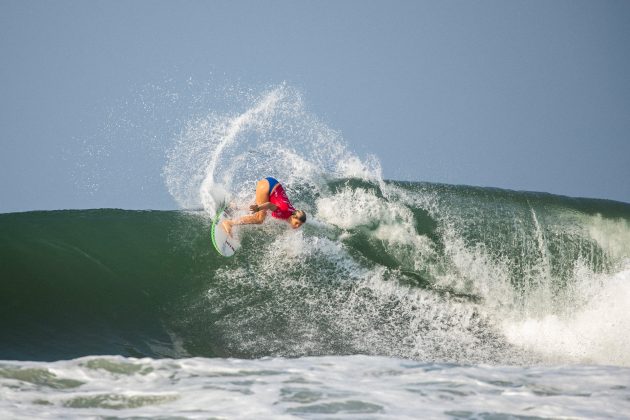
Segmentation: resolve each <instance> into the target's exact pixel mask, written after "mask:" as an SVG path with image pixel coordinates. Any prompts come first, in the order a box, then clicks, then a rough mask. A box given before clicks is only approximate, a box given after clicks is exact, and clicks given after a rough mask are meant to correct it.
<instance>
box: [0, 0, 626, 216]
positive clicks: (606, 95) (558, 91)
mask: <svg viewBox="0 0 630 420" xmlns="http://www.w3.org/2000/svg"><path fill="white" fill-rule="evenodd" d="M628 22H630V2H628V1H561V0H557V1H476V2H468V1H439V2H438V1H435V2H425V1H322V2H314V1H312V2H304V1H177V2H176V1H168V2H166V1H89V2H86V1H66V0H61V1H55V2H49V1H28V2H25V1H14V0H4V1H2V2H1V3H0V145H1V147H2V153H1V154H0V192H1V196H2V198H1V199H0V212H9V211H21V210H32V209H57V208H90V207H122V208H154V209H162V208H175V203H174V202H173V200H172V199H171V198H170V196H169V195H168V192H167V191H166V188H165V187H164V182H163V180H162V178H161V176H160V170H161V167H162V165H163V164H164V151H165V150H166V148H167V147H168V142H169V141H170V140H171V139H172V136H173V135H174V134H175V133H176V132H177V130H178V129H181V123H182V121H185V120H186V118H187V117H191V115H189V114H194V113H198V112H203V109H204V107H219V108H220V107H221V106H225V107H226V108H229V105H228V104H229V103H230V99H229V98H227V99H226V98H225V97H223V98H222V99H220V98H219V99H218V98H217V97H213V95H214V94H215V93H217V92H221V93H222V94H223V95H224V96H225V93H226V92H228V91H229V89H228V88H229V87H230V86H232V87H235V89H240V90H247V89H251V90H253V91H262V90H264V89H266V88H267V87H268V86H273V85H277V84H280V83H283V82H286V83H287V84H289V85H291V86H294V87H296V88H298V89H300V90H301V91H302V92H303V94H304V98H305V100H306V103H307V106H308V108H309V110H310V111H311V112H312V113H314V114H316V115H317V116H319V117H320V118H321V119H322V120H324V121H325V122H326V124H328V125H329V126H330V127H331V128H334V129H336V130H340V131H341V132H342V134H343V137H344V138H345V140H346V141H347V142H348V143H349V144H350V146H351V148H352V149H353V150H355V151H356V152H357V153H358V154H360V155H361V154H365V153H372V154H375V155H376V156H378V157H379V159H380V161H381V163H382V166H383V172H384V175H385V177H386V178H389V179H405V180H419V181H430V182H443V183H454V184H471V185H481V186H493V187H501V188H510V189H518V190H534V191H546V192H551V193H557V194H564V195H571V196H586V197H597V198H609V199H615V200H620V201H625V202H630V182H628V180H629V179H630V169H629V168H630V166H629V165H628V163H629V161H630V76H629V75H630V48H628V46H629V45H630V25H628ZM167 90H168V91H176V90H178V91H180V92H182V97H184V98H185V97H187V98H188V99H180V101H179V102H178V103H177V104H176V105H173V104H170V105H169V104H167V103H166V102H167V101H165V99H164V95H163V93H164V92H165V91H167ZM160 95H162V96H160ZM214 96H216V95H214ZM186 101H188V102H186ZM228 111H233V110H231V109H226V112H228ZM262 175H264V174H261V176H262Z"/></svg>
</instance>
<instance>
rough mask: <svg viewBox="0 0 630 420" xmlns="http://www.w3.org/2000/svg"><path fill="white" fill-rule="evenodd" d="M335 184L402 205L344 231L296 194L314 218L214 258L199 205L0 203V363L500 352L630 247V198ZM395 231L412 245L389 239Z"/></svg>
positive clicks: (259, 234) (251, 236) (505, 357)
mask: <svg viewBox="0 0 630 420" xmlns="http://www.w3.org/2000/svg"><path fill="white" fill-rule="evenodd" d="M343 191H346V192H351V193H353V194H355V195H356V196H358V195H360V196H361V197H368V198H369V199H370V200H376V201H375V202H376V203H380V204H379V205H382V206H383V209H386V210H387V209H395V210H396V211H398V212H399V214H400V215H401V216H395V217H394V216H392V217H389V213H387V212H386V211H385V210H384V211H385V212H384V213H382V216H379V217H382V219H379V218H378V217H376V218H374V217H371V218H369V220H368V219H366V220H367V221H366V222H360V223H356V224H354V225H352V226H346V227H339V226H336V225H335V223H333V222H332V221H331V220H326V217H324V216H322V215H323V214H324V213H323V210H322V208H318V206H323V204H322V202H321V201H318V200H319V199H320V198H321V197H314V196H309V195H308V194H309V193H308V192H302V193H301V194H302V195H301V196H299V197H298V199H300V200H301V201H303V202H305V203H307V206H309V208H308V209H307V210H308V212H309V214H310V215H311V217H312V216H314V219H315V220H318V221H319V222H318V223H310V224H307V225H306V226H305V228H304V229H303V230H302V231H301V232H290V231H289V230H287V229H284V228H283V227H281V226H278V225H275V224H268V225H266V226H264V227H262V228H246V229H244V230H243V231H242V232H241V241H242V247H241V249H240V250H239V252H238V253H237V254H236V255H235V256H234V257H233V258H223V257H221V256H219V255H218V254H216V252H215V250H214V249H213V247H212V244H211V241H210V217H208V216H207V215H205V214H204V213H201V212H183V211H126V210H112V209H100V210H64V211H46V212H39V211H38V212H26V213H12V214H2V215H0V359H21V360H57V359H68V358H75V357H79V356H83V355H94V354H120V355H125V356H138V357H141V356H151V357H182V356H190V355H192V356H220V357H259V356H267V355H281V356H301V355H320V354H352V353H368V354H380V355H390V356H405V357H416V358H433V359H435V360H454V361H467V360H473V361H478V360H481V361H485V360H490V361H505V362H509V361H510V360H511V359H510V358H511V357H513V355H514V354H518V353H519V351H518V349H514V348H513V347H512V346H511V345H509V344H508V343H507V342H506V341H505V339H504V338H503V337H502V335H501V332H500V331H499V330H498V329H497V327H496V324H497V317H499V316H513V317H515V318H518V317H521V316H528V315H531V313H534V312H536V311H540V313H541V314H544V313H553V314H562V313H566V312H567V311H568V312H570V311H571V310H574V309H576V308H579V305H580V301H579V299H574V298H573V297H572V296H573V295H571V293H573V291H574V289H575V287H574V284H575V283H576V282H577V281H578V280H577V277H576V276H577V275H576V273H578V272H583V271H584V270H587V271H588V272H589V273H591V274H592V275H602V274H606V273H613V272H614V271H615V270H617V269H618V267H619V266H620V265H622V264H623V263H624V261H625V260H626V259H628V258H630V255H629V253H628V249H629V248H628V242H627V239H628V238H630V234H629V232H630V229H629V226H630V205H629V204H625V203H619V202H612V201H604V200H592V199H576V198H568V197H560V196H554V195H549V194H540V193H523V192H514V191H505V190H498V189H488V188H473V187H462V186H449V185H436V184H425V183H402V182H400V183H396V182H393V183H392V182H390V183H388V188H387V189H386V190H385V191H383V190H381V187H380V186H378V185H376V184H370V183H366V182H359V181H354V180H344V181H338V182H334V183H331V184H330V185H329V186H328V192H327V194H329V196H331V197H335V195H336V194H338V193H341V192H343ZM350 204H351V203H350ZM387 211H388V210H387ZM392 214H394V213H392ZM397 229H398V230H397ZM400 229H402V231H403V232H407V233H405V234H403V235H401V237H402V238H403V239H405V238H412V239H413V240H408V241H407V242H405V240H396V241H394V240H391V237H393V236H394V235H395V234H396V235H398V233H396V232H399V231H400ZM404 229H408V230H407V231H405V230H404ZM580 270H582V271H580ZM571 299H573V300H571ZM471 343H472V345H471Z"/></svg>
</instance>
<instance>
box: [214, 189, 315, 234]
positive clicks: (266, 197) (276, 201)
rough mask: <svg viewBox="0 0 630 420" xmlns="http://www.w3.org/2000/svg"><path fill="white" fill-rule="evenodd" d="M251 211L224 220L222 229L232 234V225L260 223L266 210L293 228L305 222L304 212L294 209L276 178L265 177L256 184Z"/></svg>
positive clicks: (264, 216) (263, 219) (265, 215)
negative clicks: (237, 217) (249, 214)
mask: <svg viewBox="0 0 630 420" xmlns="http://www.w3.org/2000/svg"><path fill="white" fill-rule="evenodd" d="M249 209H250V210H251V212H252V213H253V214H252V215H251V216H243V217H241V218H240V219H238V220H224V221H223V223H222V226H223V229H225V231H226V232H227V233H228V235H230V236H232V226H234V225H251V224H257V225H259V224H261V223H262V222H264V221H265V218H266V217H267V211H268V210H269V211H271V216H272V217H275V218H276V219H282V220H286V221H287V222H288V223H289V225H291V227H292V228H293V229H297V228H299V227H300V226H302V225H303V224H304V222H306V213H305V212H304V211H303V210H296V209H295V208H294V207H293V205H292V204H291V202H290V201H289V197H287V193H286V192H285V191H284V188H283V187H282V184H280V183H279V182H278V180H277V179H275V178H272V177H267V178H264V179H261V180H260V181H258V184H256V204H252V205H251V206H249Z"/></svg>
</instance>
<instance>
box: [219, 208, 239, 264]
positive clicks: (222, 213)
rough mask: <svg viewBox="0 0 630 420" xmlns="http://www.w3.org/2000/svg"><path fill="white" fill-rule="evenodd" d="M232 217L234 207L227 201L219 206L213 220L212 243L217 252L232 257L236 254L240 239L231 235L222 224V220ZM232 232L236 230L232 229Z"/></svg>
mask: <svg viewBox="0 0 630 420" xmlns="http://www.w3.org/2000/svg"><path fill="white" fill-rule="evenodd" d="M231 218H232V209H231V208H230V206H229V203H225V204H223V205H222V206H220V207H219V211H218V212H217V214H216V216H215V217H214V220H213V221H212V244H213V245H214V247H215V249H216V250H217V252H218V253H219V254H221V255H223V256H224V257H231V256H232V255H234V253H235V252H236V250H237V249H238V248H239V246H240V244H239V243H238V241H237V240H236V239H235V238H233V237H231V236H229V235H228V234H227V232H226V231H225V229H223V227H222V226H221V222H223V221H224V220H225V219H231ZM232 232H234V230H232Z"/></svg>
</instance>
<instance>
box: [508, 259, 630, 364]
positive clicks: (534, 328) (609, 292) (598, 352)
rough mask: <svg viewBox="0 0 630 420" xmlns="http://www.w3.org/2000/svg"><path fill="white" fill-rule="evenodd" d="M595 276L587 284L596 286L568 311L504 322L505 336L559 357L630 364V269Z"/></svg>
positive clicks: (571, 359)
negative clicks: (608, 275)
mask: <svg viewBox="0 0 630 420" xmlns="http://www.w3.org/2000/svg"><path fill="white" fill-rule="evenodd" d="M597 277H598V276H595V275H592V276H591V277H590V278H589V281H588V283H587V284H589V285H592V284H599V286H598V289H599V290H597V291H593V290H592V286H591V287H589V289H591V290H588V292H587V293H588V294H589V296H588V297H587V298H586V299H584V300H585V303H584V304H583V305H581V306H578V307H577V308H575V309H574V310H573V311H571V312H570V313H567V314H563V315H556V314H552V315H545V316H542V317H540V318H528V319H525V320H522V321H516V322H515V321H507V322H505V323H504V331H505V334H506V337H507V338H508V340H510V342H512V343H514V344H516V345H518V346H521V347H524V348H528V349H531V350H533V351H535V352H537V353H542V354H545V355H549V356H551V357H552V358H553V359H555V360H559V361H574V362H579V363H600V364H614V365H621V366H630V353H629V352H628V349H630V315H629V314H628V303H630V269H626V270H624V271H622V272H619V273H617V274H615V275H613V276H612V277H611V278H605V279H601V278H599V279H598V278H597ZM598 280H599V281H598Z"/></svg>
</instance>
